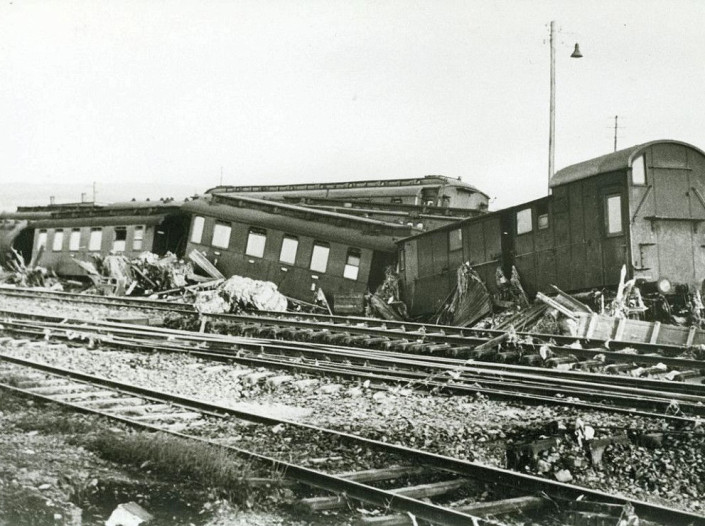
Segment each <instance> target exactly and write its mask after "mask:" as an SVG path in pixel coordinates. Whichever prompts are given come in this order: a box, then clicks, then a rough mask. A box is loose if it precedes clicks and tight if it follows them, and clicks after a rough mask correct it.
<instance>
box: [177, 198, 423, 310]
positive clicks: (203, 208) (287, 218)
mask: <svg viewBox="0 0 705 526" xmlns="http://www.w3.org/2000/svg"><path fill="white" fill-rule="evenodd" d="M182 209H183V211H184V212H185V213H186V214H188V215H189V216H190V217H191V227H190V237H189V242H188V246H187V252H190V251H191V250H192V249H197V250H199V251H201V252H204V253H205V254H206V255H207V257H208V259H209V260H211V261H212V262H214V264H215V265H216V267H217V268H218V269H219V270H220V271H221V272H222V273H223V274H225V275H226V276H230V275H241V276H248V277H250V278H253V279H259V280H265V281H271V282H273V283H275V284H276V285H277V286H278V288H279V290H280V291H281V292H282V293H283V294H286V295H287V296H291V297H294V298H298V299H303V300H306V301H312V300H313V299H314V298H315V293H316V292H317V290H318V289H319V288H320V289H321V290H323V291H324V293H325V294H326V295H328V296H329V300H332V301H335V295H336V294H338V295H339V294H351V293H358V294H359V293H364V292H366V291H367V290H374V289H375V288H376V287H377V286H378V285H379V284H380V283H381V282H382V281H383V280H384V276H385V274H384V273H385V268H386V267H387V266H390V265H394V264H395V263H396V245H395V242H396V241H397V240H399V239H402V238H403V237H407V236H409V235H410V234H412V233H415V232H416V231H417V230H416V229H415V228H413V227H411V226H408V225H400V224H396V223H388V222H384V221H379V220H376V219H369V218H365V217H356V216H351V215H345V214H340V213H335V212H330V211H326V210H317V209H313V208H307V207H302V206H298V205H291V204H285V203H280V202H272V201H266V200H262V199H258V198H252V197H246V196H242V195H231V194H218V193H212V194H209V195H206V196H204V197H201V198H198V199H194V200H193V201H189V202H188V203H185V204H184V205H183V206H182Z"/></svg>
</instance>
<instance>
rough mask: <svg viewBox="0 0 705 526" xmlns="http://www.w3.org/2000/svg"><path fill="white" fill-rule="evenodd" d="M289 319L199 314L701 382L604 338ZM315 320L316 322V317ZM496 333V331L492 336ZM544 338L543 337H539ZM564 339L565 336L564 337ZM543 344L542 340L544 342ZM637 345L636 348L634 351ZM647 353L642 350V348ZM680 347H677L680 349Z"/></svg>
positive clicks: (692, 364) (407, 347)
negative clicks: (598, 342)
mask: <svg viewBox="0 0 705 526" xmlns="http://www.w3.org/2000/svg"><path fill="white" fill-rule="evenodd" d="M293 316H294V318H293V319H291V318H289V317H283V316H282V315H281V314H280V315H279V316H275V317H269V316H265V315H262V314H257V315H234V314H218V315H215V314H205V315H202V318H204V319H206V320H210V322H211V324H212V327H214V329H213V330H218V331H221V332H228V331H231V333H232V334H239V335H247V336H264V337H275V338H281V339H287V340H299V341H313V342H325V343H334V342H337V343H341V344H344V345H354V346H358V347H364V348H380V349H386V350H395V351H402V352H406V353H411V354H431V355H442V356H452V357H457V358H462V359H466V360H469V359H471V360H475V361H483V362H500V363H515V364H523V365H538V366H542V367H554V368H558V369H565V370H585V371H601V372H604V373H607V374H619V373H621V374H626V375H630V376H653V377H657V378H661V379H666V380H675V381H685V382H689V383H703V382H704V381H705V371H703V369H704V368H705V362H703V361H702V360H699V359H691V358H683V357H676V356H669V354H668V353H667V352H666V351H663V350H662V351H661V352H654V351H653V349H652V348H651V346H648V348H647V349H641V348H640V347H639V346H634V347H633V351H629V352H625V351H623V350H610V348H608V347H607V342H602V346H601V347H594V348H583V347H582V346H576V345H575V343H576V341H577V340H576V338H571V339H570V341H571V344H568V345H557V344H555V343H551V339H552V338H553V337H552V336H550V335H543V336H542V335H530V334H527V333H514V334H512V333H511V332H508V331H492V337H491V338H490V337H481V336H477V335H476V336H468V335H465V334H463V333H462V331H463V330H465V331H468V332H469V333H471V334H478V333H480V332H482V331H479V330H477V331H474V330H468V329H459V328H457V327H455V328H453V329H455V331H448V332H456V333H458V334H448V333H447V332H446V331H447V330H448V329H449V328H448V327H446V326H429V325H423V326H415V325H412V326H409V325H408V324H401V323H394V324H389V325H388V324H387V323H385V322H380V320H368V319H362V318H360V319H354V318H353V319H345V318H336V319H335V322H331V323H326V322H325V321H323V320H322V319H321V318H320V317H319V316H317V315H316V316H312V317H308V316H306V317H305V319H304V320H301V319H299V317H300V315H293ZM317 320H320V321H317ZM497 332H499V334H498V335H496V336H495V334H496V333H497ZM541 339H545V341H541ZM564 339H565V338H564ZM546 342H548V343H546ZM639 349H641V352H639ZM647 351H648V352H647ZM684 351H685V349H683V348H679V349H678V352H679V353H683V352H684Z"/></svg>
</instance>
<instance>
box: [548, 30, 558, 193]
mask: <svg viewBox="0 0 705 526" xmlns="http://www.w3.org/2000/svg"><path fill="white" fill-rule="evenodd" d="M555 35H556V21H555V20H551V102H550V105H549V121H548V193H549V194H550V193H551V178H552V177H553V171H554V163H555V158H556V42H555Z"/></svg>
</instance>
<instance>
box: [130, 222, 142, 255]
mask: <svg viewBox="0 0 705 526" xmlns="http://www.w3.org/2000/svg"><path fill="white" fill-rule="evenodd" d="M143 240H144V227H143V226H141V225H140V226H136V227H135V232H134V234H133V235H132V250H142V241H143Z"/></svg>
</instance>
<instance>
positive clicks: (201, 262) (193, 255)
mask: <svg viewBox="0 0 705 526" xmlns="http://www.w3.org/2000/svg"><path fill="white" fill-rule="evenodd" d="M188 257H189V259H190V260H191V261H193V262H194V263H195V264H196V265H198V266H199V267H200V268H201V269H202V270H203V271H204V272H205V273H206V274H208V275H209V276H210V277H212V278H213V279H223V278H225V276H223V274H222V273H221V272H220V270H218V269H217V268H215V266H214V265H213V263H211V262H210V261H208V259H207V258H206V256H204V255H203V253H202V252H199V251H198V250H196V249H194V250H192V251H191V252H190V253H189V255H188Z"/></svg>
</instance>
